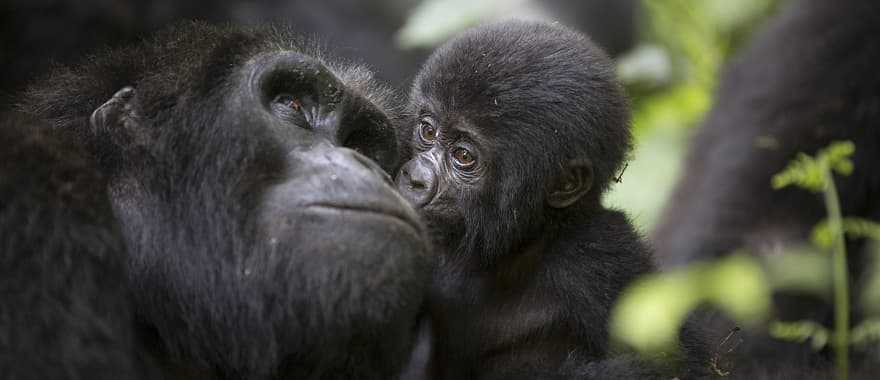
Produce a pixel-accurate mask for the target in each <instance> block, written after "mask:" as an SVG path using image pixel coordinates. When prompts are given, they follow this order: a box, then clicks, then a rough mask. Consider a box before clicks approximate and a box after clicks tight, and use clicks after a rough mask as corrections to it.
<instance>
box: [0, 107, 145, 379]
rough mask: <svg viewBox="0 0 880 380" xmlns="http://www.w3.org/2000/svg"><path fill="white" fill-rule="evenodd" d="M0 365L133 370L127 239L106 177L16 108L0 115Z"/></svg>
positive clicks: (83, 371)
mask: <svg viewBox="0 0 880 380" xmlns="http://www.w3.org/2000/svg"><path fill="white" fill-rule="evenodd" d="M0 145H2V146H3V149H0V299H2V307H0V347H2V348H0V373H2V374H3V375H2V376H3V378H4V379H16V380H22V379H118V378H126V379H129V378H138V377H140V376H139V375H140V373H141V372H142V371H141V368H139V362H138V357H137V355H136V354H137V352H138V351H137V350H136V346H135V343H134V334H133V323H132V319H131V307H130V305H129V303H128V299H127V297H126V295H127V292H126V286H125V280H126V276H125V273H126V270H125V260H126V255H125V246H124V244H123V240H122V235H121V233H120V231H119V226H118V224H117V223H116V220H115V219H114V218H113V211H112V209H111V207H110V201H109V198H108V197H107V192H106V190H105V184H104V180H103V178H102V177H101V176H100V175H98V173H97V172H96V171H95V170H94V168H93V166H92V165H91V164H90V162H89V160H88V159H87V158H86V155H85V154H83V152H82V150H81V149H79V148H78V147H76V146H71V145H67V144H64V143H63V142H62V141H59V140H57V139H55V138H53V137H52V136H51V134H49V133H48V132H47V131H45V130H44V129H43V128H42V127H41V126H40V124H39V123H38V122H36V121H35V120H32V119H30V118H27V117H23V116H22V115H4V116H2V121H0Z"/></svg>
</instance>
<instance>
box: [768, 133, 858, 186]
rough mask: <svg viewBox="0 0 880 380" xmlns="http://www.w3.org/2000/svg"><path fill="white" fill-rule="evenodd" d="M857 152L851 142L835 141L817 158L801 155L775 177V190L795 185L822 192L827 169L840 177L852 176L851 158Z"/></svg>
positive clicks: (818, 154)
mask: <svg viewBox="0 0 880 380" xmlns="http://www.w3.org/2000/svg"><path fill="white" fill-rule="evenodd" d="M855 151H856V146H855V144H853V143H852V142H851V141H835V142H832V143H831V144H830V145H829V146H828V147H827V148H825V149H822V150H819V152H818V153H817V154H816V156H815V157H811V156H808V155H806V154H804V153H799V154H798V155H797V157H795V159H794V160H792V161H791V162H790V163H789V164H788V166H787V167H786V168H785V169H784V170H783V171H782V172H780V173H778V174H776V175H774V176H773V179H772V180H771V184H772V185H773V188H774V189H781V188H784V187H788V186H791V185H795V186H798V187H801V188H804V189H807V190H810V191H813V192H817V193H818V192H822V190H823V189H825V186H826V185H827V184H826V183H825V168H830V169H831V170H832V171H833V172H836V173H837V174H840V175H850V173H852V171H853V164H852V161H850V159H849V157H850V156H852V155H853V153H855Z"/></svg>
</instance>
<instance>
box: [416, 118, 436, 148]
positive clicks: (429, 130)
mask: <svg viewBox="0 0 880 380" xmlns="http://www.w3.org/2000/svg"><path fill="white" fill-rule="evenodd" d="M419 138H421V139H422V141H424V142H426V143H433V142H434V141H436V140H437V129H436V128H434V126H433V125H431V123H429V122H427V121H426V120H419Z"/></svg>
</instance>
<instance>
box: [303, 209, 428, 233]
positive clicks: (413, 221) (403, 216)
mask: <svg viewBox="0 0 880 380" xmlns="http://www.w3.org/2000/svg"><path fill="white" fill-rule="evenodd" d="M305 208H306V209H324V210H332V211H340V212H354V213H361V214H373V215H376V216H381V217H386V218H392V219H397V220H398V221H400V222H402V223H403V224H406V225H407V226H409V227H410V228H412V229H413V230H415V231H416V232H417V233H419V234H422V233H424V227H423V226H422V223H421V222H420V221H419V220H418V219H417V217H415V216H414V215H409V214H408V213H407V212H406V211H405V210H402V209H398V208H393V207H381V206H379V205H368V204H337V203H326V202H315V203H310V204H307V205H305Z"/></svg>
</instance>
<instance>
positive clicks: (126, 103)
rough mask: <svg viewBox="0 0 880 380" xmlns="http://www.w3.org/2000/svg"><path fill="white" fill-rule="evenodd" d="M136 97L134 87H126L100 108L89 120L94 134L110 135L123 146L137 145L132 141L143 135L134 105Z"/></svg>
mask: <svg viewBox="0 0 880 380" xmlns="http://www.w3.org/2000/svg"><path fill="white" fill-rule="evenodd" d="M134 96H135V90H134V87H131V86H125V87H123V88H122V89H120V90H119V91H116V93H115V94H113V96H112V97H111V98H110V100H108V101H106V102H104V104H101V105H100V106H98V108H96V109H95V111H94V112H92V116H91V118H90V119H89V124H90V125H91V127H92V132H93V133H94V134H95V135H97V136H102V135H109V136H111V138H112V139H113V140H114V142H115V143H117V144H119V145H122V146H125V145H129V144H131V143H136V142H137V141H132V140H131V139H132V138H137V136H142V134H143V133H142V132H140V131H139V128H138V121H139V118H138V117H137V113H136V112H135V109H134V106H133V104H132V99H133V98H134Z"/></svg>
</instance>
